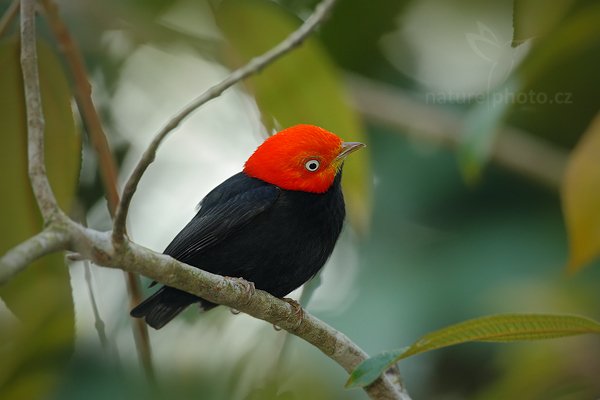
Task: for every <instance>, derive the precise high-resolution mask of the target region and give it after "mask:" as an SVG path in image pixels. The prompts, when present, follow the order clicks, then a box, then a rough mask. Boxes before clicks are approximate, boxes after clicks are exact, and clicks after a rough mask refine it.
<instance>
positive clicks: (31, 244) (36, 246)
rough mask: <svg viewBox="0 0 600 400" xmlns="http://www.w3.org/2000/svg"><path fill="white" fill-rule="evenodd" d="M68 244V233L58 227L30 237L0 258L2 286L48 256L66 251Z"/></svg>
mask: <svg viewBox="0 0 600 400" xmlns="http://www.w3.org/2000/svg"><path fill="white" fill-rule="evenodd" d="M68 244H69V234H68V232H66V231H65V230H64V229H61V228H57V227H49V228H47V229H45V230H43V231H42V232H40V233H38V234H37V235H35V236H33V237H30V238H29V239H27V240H26V241H24V242H22V243H21V244H19V245H17V246H16V247H14V248H12V249H11V250H9V251H8V252H7V253H6V254H4V255H3V256H2V258H0V285H2V284H4V283H6V282H8V281H9V280H10V279H11V278H12V277H13V276H15V275H16V274H18V273H19V272H21V271H22V270H24V269H25V268H26V267H27V266H28V265H29V264H31V263H32V262H34V261H35V260H37V259H39V258H41V257H43V256H45V255H46V254H50V253H54V252H56V251H59V250H66V249H67V247H68Z"/></svg>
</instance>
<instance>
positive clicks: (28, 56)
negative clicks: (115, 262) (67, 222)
mask: <svg viewBox="0 0 600 400" xmlns="http://www.w3.org/2000/svg"><path fill="white" fill-rule="evenodd" d="M21 71H22V73H23V86H24V89H25V106H26V109H27V134H28V141H27V143H28V145H27V153H28V165H29V180H30V181H31V188H32V189H33V193H34V195H35V199H36V200H37V204H38V207H39V209H40V212H41V213H42V217H43V218H44V222H46V223H48V222H51V221H52V220H53V219H55V218H56V217H57V216H58V215H59V214H60V213H61V212H60V209H59V208H58V204H57V203H56V198H55V197H54V193H53V192H52V188H51V187H50V182H49V181H48V176H47V175H46V166H45V164H44V129H45V122H44V114H43V112H42V97H41V94H40V81H39V74H38V65H37V49H36V41H35V0H22V1H21Z"/></svg>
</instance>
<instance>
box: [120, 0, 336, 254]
mask: <svg viewBox="0 0 600 400" xmlns="http://www.w3.org/2000/svg"><path fill="white" fill-rule="evenodd" d="M335 2H336V0H323V1H322V2H321V3H319V5H318V6H317V7H316V9H315V11H314V12H313V14H312V15H311V16H310V17H308V19H307V20H306V21H305V22H304V23H303V24H302V25H301V26H300V27H299V28H298V29H297V30H296V31H294V32H293V33H292V34H290V35H289V36H288V37H287V38H286V39H284V40H283V41H282V42H281V43H279V44H278V45H277V46H275V47H273V48H272V49H271V50H269V51H267V52H266V53H264V54H263V55H261V56H259V57H256V58H253V59H252V60H250V61H249V62H248V64H246V65H244V66H243V67H241V68H239V69H237V70H235V71H233V72H232V73H231V74H230V75H229V76H227V77H226V78H225V79H224V80H222V81H221V82H219V83H218V84H216V85H214V86H213V87H211V88H209V89H208V90H207V91H205V92H204V93H203V94H201V95H200V96H199V97H198V98H196V99H195V100H193V101H192V102H191V103H190V104H188V105H187V106H186V107H185V108H184V109H183V110H181V111H180V112H179V114H177V115H176V116H175V117H173V118H172V119H171V120H170V121H169V122H168V123H167V124H166V125H165V126H164V127H163V128H162V129H161V131H160V132H158V134H157V135H156V136H155V137H154V139H153V140H152V142H151V143H150V145H149V146H148V148H147V149H146V151H145V152H144V154H143V155H142V158H141V159H140V161H139V162H138V164H137V165H136V167H135V169H134V170H133V172H132V173H131V176H130V177H129V179H128V180H127V183H126V184H125V188H124V189H123V196H122V197H121V202H120V203H119V208H118V209H117V214H116V217H115V220H114V225H113V240H114V241H115V243H120V242H123V241H124V240H125V234H126V227H125V222H126V220H127V213H128V211H129V205H130V204H131V198H132V197H133V194H134V193H135V191H136V189H137V186H138V183H139V182H140V179H141V178H142V175H143V174H144V172H145V171H146V169H147V168H148V166H149V165H150V164H151V163H152V161H154V157H155V156H156V150H157V149H158V146H159V145H160V144H161V142H162V141H163V140H164V139H165V137H166V136H167V135H168V134H169V133H170V132H171V131H172V130H174V129H175V128H177V127H178V126H179V124H180V123H181V122H182V121H183V120H184V119H186V118H187V117H188V116H189V115H190V114H191V113H193V112H194V111H195V110H197V109H198V108H199V107H201V106H202V105H204V104H206V103H207V102H209V101H210V100H212V99H215V98H217V97H219V96H220V95H221V93H223V92H224V91H225V90H227V89H228V88H230V87H231V86H233V85H235V84H236V83H238V82H240V81H241V80H243V79H245V78H247V77H249V76H251V75H252V74H255V73H257V72H258V71H260V70H262V69H263V68H265V67H266V66H268V65H269V64H271V63H273V62H274V61H275V60H277V59H278V58H280V57H281V56H283V55H284V54H286V53H288V52H290V51H291V50H293V49H294V48H296V47H298V46H299V45H300V44H302V42H303V41H304V40H305V39H306V38H307V37H308V35H310V34H311V33H312V32H313V31H314V30H315V29H316V28H317V27H318V26H319V25H320V24H321V23H322V22H323V21H324V20H325V18H326V17H327V16H328V15H329V12H330V11H331V9H332V8H333V6H334V4H335Z"/></svg>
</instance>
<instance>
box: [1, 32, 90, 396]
mask: <svg viewBox="0 0 600 400" xmlns="http://www.w3.org/2000/svg"><path fill="white" fill-rule="evenodd" d="M19 52H20V49H19V44H18V41H17V40H14V39H12V40H10V41H4V42H0V71H2V73H1V74H0V88H1V90H0V132H2V137H1V139H0V182H2V185H3V186H4V188H5V190H3V192H2V207H0V221H2V223H3V226H4V229H3V230H2V232H0V253H4V252H5V251H7V250H8V249H10V248H11V247H13V246H15V245H16V244H18V243H19V242H21V241H23V240H25V239H27V238H28V237H30V236H32V235H34V234H35V233H37V232H39V231H40V230H41V229H42V220H41V218H40V215H39V212H38V210H37V206H36V202H35V200H34V198H33V195H32V192H31V189H30V186H29V179H28V175H27V132H26V123H25V108H24V99H23V87H22V78H21V70H20V63H19ZM38 62H39V67H40V86H41V92H42V105H43V108H44V117H45V121H46V147H45V150H46V153H45V154H46V166H47V171H48V175H49V179H50V182H51V184H52V188H53V190H54V193H55V195H56V197H57V200H58V201H59V203H60V204H61V205H62V206H63V207H64V208H65V209H67V210H68V208H69V207H70V203H71V201H72V199H73V197H74V194H75V189H76V185H77V178H78V175H79V163H80V139H79V135H78V133H77V129H76V126H75V122H74V119H73V114H72V111H71V97H70V90H69V85H68V83H67V80H66V78H65V76H64V74H63V72H62V68H61V65H60V62H59V61H58V59H57V58H56V57H55V55H54V54H53V53H52V51H51V50H50V49H49V47H48V46H46V45H44V44H39V45H38ZM0 297H1V298H2V300H3V301H4V303H5V304H6V305H7V306H8V308H9V309H10V310H11V311H12V312H13V313H14V314H15V315H16V316H17V317H18V321H19V322H18V323H9V322H7V321H3V320H0V338H1V343H3V344H6V345H7V346H3V348H2V353H1V354H2V362H1V363H0V392H2V393H3V394H4V395H5V397H6V398H40V397H41V396H42V394H44V393H47V392H48V390H49V388H50V387H51V386H52V384H54V382H55V381H56V373H55V370H57V368H59V367H62V366H64V365H65V364H66V361H67V360H68V357H69V356H70V354H71V352H72V349H73V343H74V337H75V328H74V324H75V316H74V309H73V299H72V295H71V285H70V278H69V271H68V269H67V268H66V266H65V264H64V260H63V257H62V255H60V254H55V255H51V256H47V257H44V258H43V259H41V260H39V261H37V262H36V263H34V264H33V265H32V266H31V267H30V268H28V269H27V270H25V271H24V272H22V273H20V274H19V275H17V276H16V277H15V278H13V279H12V280H11V281H10V282H9V283H8V284H6V285H4V286H3V287H1V288H0Z"/></svg>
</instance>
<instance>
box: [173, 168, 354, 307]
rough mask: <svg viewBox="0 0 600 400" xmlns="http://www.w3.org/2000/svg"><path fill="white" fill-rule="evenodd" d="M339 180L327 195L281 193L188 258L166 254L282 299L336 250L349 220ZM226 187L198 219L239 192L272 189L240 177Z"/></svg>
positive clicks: (208, 200)
mask: <svg viewBox="0 0 600 400" xmlns="http://www.w3.org/2000/svg"><path fill="white" fill-rule="evenodd" d="M340 180H341V173H339V174H338V175H337V176H336V178H335V181H334V183H333V185H332V186H331V188H330V189H329V190H328V191H327V192H325V193H323V194H314V193H306V192H298V191H290V190H281V189H279V190H280V193H279V195H278V196H277V199H276V200H275V201H274V202H273V204H272V205H271V206H270V207H268V208H266V209H265V210H264V211H262V212H260V213H259V214H258V215H256V216H255V217H253V219H252V220H251V221H250V222H249V223H247V224H245V225H243V226H242V227H240V228H239V229H235V230H234V231H232V232H231V233H230V234H228V235H227V237H226V238H225V239H223V240H220V241H218V242H217V243H214V244H211V245H210V246H208V247H207V248H205V249H202V250H201V251H198V252H193V253H189V252H188V253H187V255H186V257H185V258H183V257H178V255H177V254H172V253H171V252H169V248H167V250H165V253H166V254H170V255H173V256H174V257H175V258H178V259H180V260H181V261H183V262H186V263H188V264H190V265H194V266H197V267H199V268H202V269H204V270H206V271H209V272H213V273H217V274H220V275H225V276H231V277H242V278H244V279H246V280H249V281H252V282H254V284H255V286H256V288H257V289H262V290H265V291H267V292H269V293H271V294H273V295H274V296H277V297H283V296H285V295H287V294H288V293H289V292H291V291H292V290H294V289H296V288H298V287H299V286H301V285H302V284H303V283H305V282H306V281H307V280H309V279H310V278H311V277H312V276H313V275H314V274H315V273H316V272H317V271H318V270H319V269H320V268H321V267H322V266H323V264H325V262H326V261H327V259H328V258H329V256H330V255H331V252H332V251H333V248H334V246H335V243H336V241H337V239H338V236H339V234H340V231H341V229H342V225H343V221H344V216H345V209H344V198H343V195H342V191H341V185H340ZM221 186H222V187H218V188H217V189H215V191H213V192H212V193H210V194H209V195H208V196H207V197H206V198H205V200H204V201H203V203H202V208H201V209H200V211H199V215H201V214H202V209H203V208H205V207H208V208H210V207H211V206H212V204H213V203H219V202H223V201H224V200H226V199H227V198H228V197H230V196H232V195H235V194H239V193H240V191H244V190H246V191H247V190H252V189H256V188H261V187H263V186H271V185H270V184H269V183H266V182H263V181H261V180H258V179H255V178H250V177H248V176H247V175H245V174H244V173H239V174H237V175H234V176H233V177H232V178H230V179H229V180H228V181H226V182H224V184H223V185H221ZM234 192H235V193H234ZM249 201H252V200H249ZM184 230H185V229H184ZM170 247H171V246H170Z"/></svg>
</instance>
